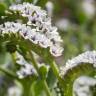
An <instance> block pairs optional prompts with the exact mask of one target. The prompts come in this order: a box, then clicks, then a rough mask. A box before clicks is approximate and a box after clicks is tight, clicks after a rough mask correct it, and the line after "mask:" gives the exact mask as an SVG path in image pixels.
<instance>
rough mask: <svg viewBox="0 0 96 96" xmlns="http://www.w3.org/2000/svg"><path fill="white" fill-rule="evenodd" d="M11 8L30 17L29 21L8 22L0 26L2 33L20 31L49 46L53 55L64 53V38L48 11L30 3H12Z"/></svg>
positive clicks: (27, 36)
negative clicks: (22, 22) (62, 44)
mask: <svg viewBox="0 0 96 96" xmlns="http://www.w3.org/2000/svg"><path fill="white" fill-rule="evenodd" d="M9 9H10V10H11V11H13V12H15V14H16V12H17V11H18V12H19V14H20V15H21V16H23V17H26V18H28V21H27V22H26V24H21V23H20V22H19V21H18V23H14V22H6V23H5V24H3V26H2V25H1V26H0V27H1V28H0V32H1V33H2V34H5V33H7V34H9V33H17V32H18V33H19V35H21V36H22V37H23V38H24V39H29V40H30V41H31V42H32V43H34V44H39V46H41V47H43V48H48V47H49V49H50V52H51V54H52V55H53V56H60V55H62V51H63V50H61V49H63V48H61V42H62V39H61V37H60V36H59V33H58V32H57V28H56V27H54V26H52V24H51V18H50V17H48V15H47V13H46V11H44V10H42V9H41V8H40V7H38V6H34V5H33V4H30V3H23V4H17V5H12V6H10V8H9ZM56 47H57V48H56ZM53 49H55V50H54V51H53ZM52 52H54V53H55V54H56V55H55V54H54V53H52Z"/></svg>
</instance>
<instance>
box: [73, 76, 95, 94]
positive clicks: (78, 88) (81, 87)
mask: <svg viewBox="0 0 96 96" xmlns="http://www.w3.org/2000/svg"><path fill="white" fill-rule="evenodd" d="M95 85H96V79H94V78H91V77H87V76H81V77H79V78H77V79H76V80H75V82H74V84H73V96H77V95H78V96H92V92H91V90H90V87H92V86H95Z"/></svg>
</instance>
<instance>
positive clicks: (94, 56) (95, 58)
mask: <svg viewBox="0 0 96 96" xmlns="http://www.w3.org/2000/svg"><path fill="white" fill-rule="evenodd" d="M81 63H90V64H93V66H94V68H96V51H87V52H85V53H82V54H80V55H79V56H77V57H75V58H73V59H71V60H68V61H67V62H66V64H65V66H63V67H61V68H60V70H61V75H62V76H64V75H65V74H66V73H67V71H68V70H69V69H72V68H74V67H76V66H78V65H80V64H81Z"/></svg>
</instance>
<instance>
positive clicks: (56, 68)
mask: <svg viewBox="0 0 96 96" xmlns="http://www.w3.org/2000/svg"><path fill="white" fill-rule="evenodd" d="M50 66H51V68H52V70H53V73H54V75H55V76H56V77H57V79H58V81H59V83H60V85H61V86H62V84H63V79H62V78H61V76H60V74H59V69H58V66H57V64H56V62H55V61H52V62H50Z"/></svg>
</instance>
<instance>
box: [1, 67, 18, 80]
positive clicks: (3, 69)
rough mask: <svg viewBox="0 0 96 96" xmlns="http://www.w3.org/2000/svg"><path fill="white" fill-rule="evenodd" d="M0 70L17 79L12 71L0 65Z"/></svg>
mask: <svg viewBox="0 0 96 96" xmlns="http://www.w3.org/2000/svg"><path fill="white" fill-rule="evenodd" d="M0 71H2V72H4V73H5V74H7V75H8V76H10V77H13V78H16V79H18V78H17V76H16V75H15V74H13V72H11V71H9V70H7V69H5V68H2V67H0Z"/></svg>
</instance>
